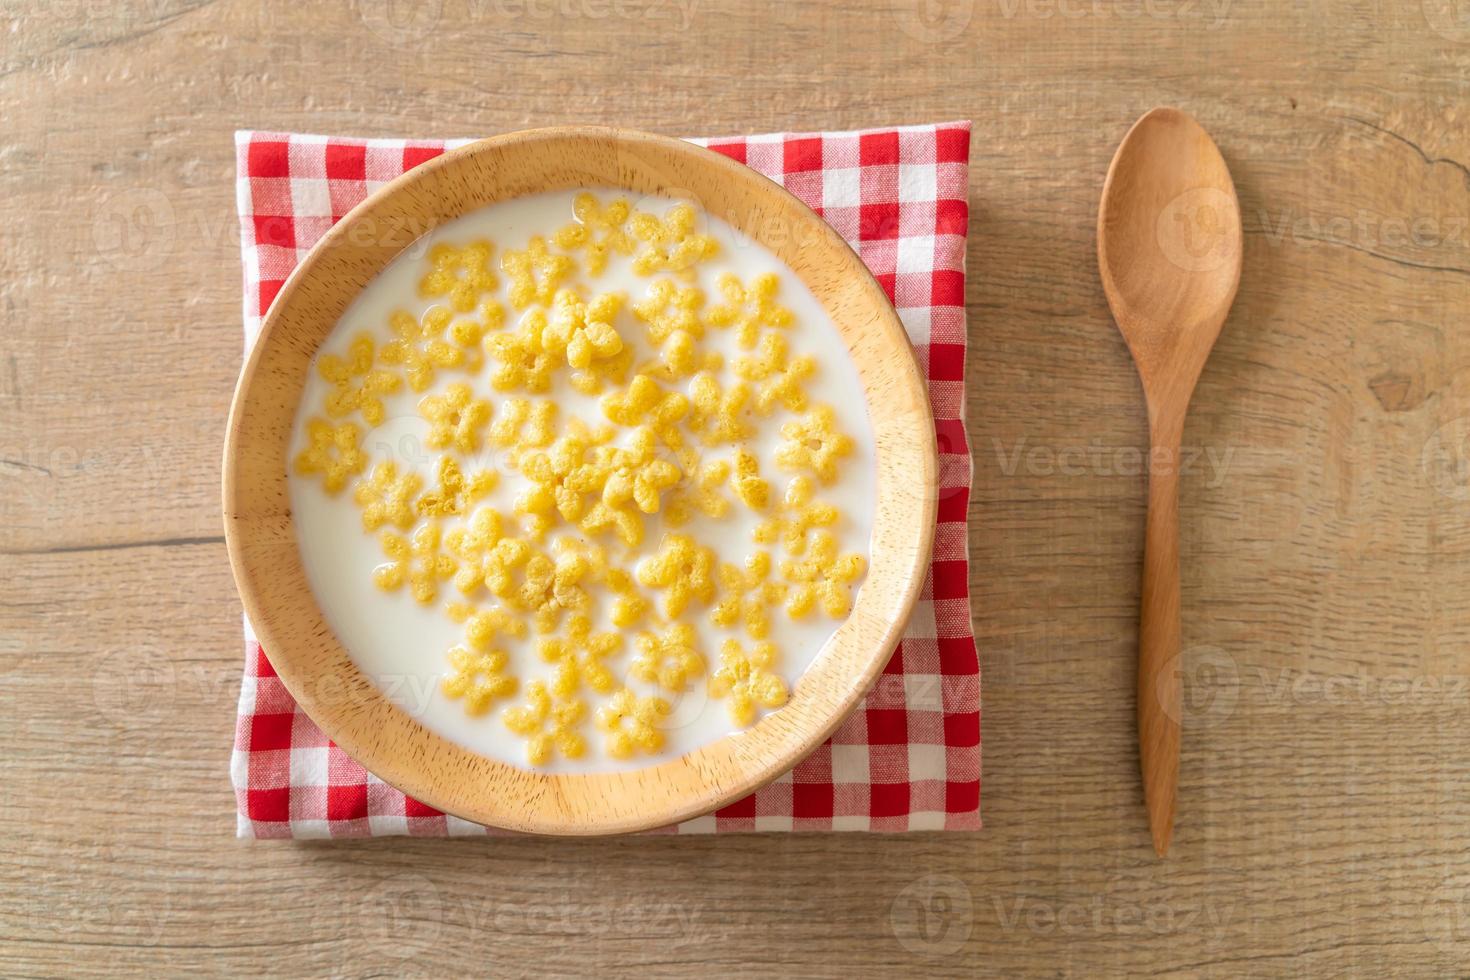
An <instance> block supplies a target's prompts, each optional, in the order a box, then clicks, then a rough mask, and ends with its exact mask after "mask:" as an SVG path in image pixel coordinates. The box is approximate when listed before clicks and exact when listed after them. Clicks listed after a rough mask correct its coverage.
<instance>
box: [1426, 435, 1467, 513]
mask: <svg viewBox="0 0 1470 980" xmlns="http://www.w3.org/2000/svg"><path fill="white" fill-rule="evenodd" d="M1419 466H1420V468H1421V469H1422V470H1423V472H1424V479H1425V480H1427V481H1429V485H1430V486H1431V487H1433V488H1434V489H1435V490H1436V491H1438V492H1439V493H1440V494H1441V495H1443V496H1445V497H1448V498H1449V499H1451V500H1470V416H1462V417H1460V418H1457V419H1451V420H1450V421H1448V422H1446V423H1445V424H1444V425H1441V426H1440V427H1439V428H1437V429H1435V430H1434V432H1433V433H1431V434H1430V436H1429V438H1428V439H1426V440H1425V442H1424V449H1423V450H1422V451H1421V452H1420V453H1419Z"/></svg>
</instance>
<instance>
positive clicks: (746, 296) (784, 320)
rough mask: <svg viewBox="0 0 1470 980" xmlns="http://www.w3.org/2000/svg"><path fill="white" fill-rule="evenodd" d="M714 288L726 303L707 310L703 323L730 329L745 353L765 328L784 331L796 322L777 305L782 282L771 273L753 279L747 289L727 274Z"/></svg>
mask: <svg viewBox="0 0 1470 980" xmlns="http://www.w3.org/2000/svg"><path fill="white" fill-rule="evenodd" d="M717 285H718V286H719V289H720V294H721V295H722V296H724V298H725V301H724V302H723V303H720V304H719V305H717V306H713V307H710V309H709V310H708V311H706V313H705V321H706V322H707V323H708V324H709V325H710V326H712V327H720V328H722V329H728V328H731V327H733V328H734V329H735V337H736V340H737V342H738V343H739V344H740V346H741V347H743V348H745V349H746V350H750V349H751V348H753V347H754V346H755V344H756V340H757V339H758V338H759V337H760V333H761V331H762V330H763V329H764V328H766V327H775V328H777V329H780V330H784V329H786V328H788V327H790V326H791V325H792V324H793V323H795V322H796V318H795V317H794V316H792V315H791V311H790V310H788V309H787V308H786V307H784V306H782V305H780V304H779V303H777V302H776V292H777V290H779V289H780V287H781V282H780V280H779V279H778V278H777V277H776V276H775V275H774V274H773V273H766V274H764V275H760V276H756V277H755V278H754V279H753V280H751V282H750V285H748V286H747V285H745V284H744V283H742V282H741V281H740V279H739V277H737V276H735V275H733V274H731V273H728V272H726V273H724V274H723V275H721V276H720V278H719V280H718V281H717Z"/></svg>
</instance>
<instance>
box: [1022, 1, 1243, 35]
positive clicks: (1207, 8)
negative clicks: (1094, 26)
mask: <svg viewBox="0 0 1470 980" xmlns="http://www.w3.org/2000/svg"><path fill="white" fill-rule="evenodd" d="M1233 2H1234V0H996V3H997V4H998V5H999V7H1000V14H1001V16H1002V17H1004V18H1006V19H1007V20H1012V19H1014V18H1017V17H1029V18H1031V19H1032V20H1050V19H1052V18H1059V19H1061V20H1082V19H1083V18H1092V19H1095V20H1107V19H1116V20H1142V19H1144V18H1147V19H1149V20H1172V21H1183V22H1192V23H1197V24H1200V25H1202V26H1204V27H1208V28H1211V29H1214V28H1218V27H1220V26H1222V25H1223V24H1224V23H1225V20H1226V18H1227V17H1229V15H1230V5H1231V3H1233Z"/></svg>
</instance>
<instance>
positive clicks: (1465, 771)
mask: <svg viewBox="0 0 1470 980" xmlns="http://www.w3.org/2000/svg"><path fill="white" fill-rule="evenodd" d="M0 37H3V38H4V40H3V42H0V119H3V121H4V122H3V126H0V243H3V247H0V331H3V332H0V337H3V340H0V355H3V356H0V534H3V540H0V582H3V583H4V586H5V588H4V596H3V598H0V655H3V661H0V703H3V705H4V715H3V724H0V785H3V791H0V792H3V806H0V836H3V839H4V841H5V846H4V847H3V848H0V863H3V866H4V882H5V887H3V888H0V962H3V963H4V966H3V967H0V969H3V971H4V972H5V973H7V974H16V975H25V974H35V975H40V974H56V973H62V972H67V973H74V972H77V973H80V972H85V973H100V972H108V973H113V972H126V973H133V974H145V973H146V974H150V975H151V974H156V973H159V972H163V973H168V974H181V973H195V972H200V971H208V972H226V971H228V972H231V973H235V972H244V971H252V972H261V973H266V974H274V975H299V974H308V973H312V974H315V973H334V974H348V975H369V974H383V973H394V974H397V973H409V974H428V975H448V974H450V973H453V972H459V971H462V970H465V969H471V970H473V971H475V972H485V973H494V974H507V973H508V974H516V973H531V972H538V973H540V972H548V973H554V974H573V973H581V972H590V971H592V970H594V969H595V970H598V971H599V972H606V973H612V974H621V973H637V974H640V975H674V974H683V973H686V972H690V971H692V970H694V969H700V970H706V971H726V970H734V969H737V968H739V967H741V966H743V965H746V964H754V965H758V966H760V967H762V968H764V969H765V970H768V971H778V972H781V973H788V972H791V973H803V974H811V975H820V976H843V977H846V976H852V975H857V974H863V975H867V974H874V975H887V974H891V973H893V972H894V971H898V970H903V971H916V972H932V973H938V974H944V975H973V974H990V973H1002V972H1003V973H1006V974H1028V975H1038V976H1040V975H1055V974H1059V973H1062V974H1080V975H1097V974H1107V973H1115V972H1118V973H1121V972H1128V973H1143V972H1148V973H1166V974H1167V973H1177V974H1184V975H1193V974H1219V975H1227V976H1236V975H1253V974H1262V975H1266V974H1273V975H1274V974H1309V975H1319V974H1364V975H1375V976H1376V975H1381V974H1384V973H1389V972H1392V973H1405V974H1445V973H1449V972H1451V971H1454V970H1457V969H1458V970H1463V969H1464V968H1465V967H1466V966H1467V964H1470V858H1467V855H1466V852H1467V848H1470V795H1467V786H1470V713H1467V708H1470V341H1467V335H1466V330H1467V328H1470V324H1467V314H1470V167H1467V164H1470V136H1467V127H1466V124H1467V113H1466V111H1465V107H1466V103H1467V96H1470V85H1467V77H1470V74H1467V73H1470V8H1467V5H1466V4H1465V2H1463V0H1460V2H1459V3H1458V5H1457V3H1456V0H1423V2H1422V4H1421V3H1420V2H1419V0H1404V2H1398V3H1394V2H1386V0H1344V2H1337V3H1328V2H1325V0H1301V2H1297V3H1293V4H1282V3H1274V2H1264V0H1253V2H1247V0H892V2H883V0H880V2H876V3H873V4H869V3H866V2H847V3H837V2H834V3H828V4H809V5H798V4H789V3H781V2H760V3H736V2H732V3H730V4H728V5H726V4H722V3H718V2H716V0H442V2H438V0H430V2H427V3H425V4H422V5H419V6H417V7H415V6H413V5H411V4H410V3H409V2H407V0H399V2H389V0H358V2H356V3H352V4H347V3H290V4H286V3H280V4H272V5H262V4H259V3H257V2H255V0H214V2H210V0H202V2H201V0H136V2H134V3H131V4H127V5H122V4H118V5H114V4H108V3H102V2H99V0H51V2H46V3H41V2H34V3H14V2H8V3H5V4H4V5H3V6H0ZM1161 103H1172V104H1175V105H1178V106H1181V107H1183V108H1185V109H1187V110H1188V111H1190V112H1191V113H1193V114H1194V115H1195V116H1196V117H1197V118H1198V119H1200V121H1201V122H1203V123H1204V125H1205V126H1206V127H1207V128H1208V129H1209V130H1210V131H1211V132H1212V133H1213V134H1214V136H1215V138H1216V140H1217V142H1218V143H1219V144H1220V146H1221V147H1222V149H1223V151H1224V153H1225V156H1226V158H1227V160H1228V161H1229V164H1230V166H1231V169H1232V171H1233V173H1234V175H1235V179H1236V181H1237V184H1238V187H1239V192H1240V199H1241V205H1242V210H1243V214H1244V221H1245V227H1246V255H1245V272H1244V281H1243V285H1242V287H1241V291H1240V297H1239V299H1238V301H1237V302H1236V305H1235V309H1234V312H1233V314H1232V315H1231V317H1230V319H1229V321H1228V322H1227V323H1226V325H1225V328H1224V332H1223V335H1222V337H1221V341H1220V345H1219V347H1218V348H1217V349H1216V351H1215V354H1214V356H1213V358H1212V359H1211V361H1210V363H1209V366H1208V367H1207V368H1206V370H1205V373H1204V377H1203V379H1202V381H1201V383H1200V387H1199V389H1198V391H1197V393H1196V396H1195V400H1194V405H1193V412H1192V414H1191V416H1190V419H1189V423H1188V426H1187V429H1186V433H1185V442H1186V444H1188V446H1189V447H1190V450H1189V451H1188V452H1187V453H1186V457H1187V458H1186V462H1187V464H1188V469H1187V471H1186V472H1185V474H1184V478H1183V489H1182V510H1183V513H1184V529H1183V543H1182V553H1183V568H1184V573H1183V574H1184V590H1183V601H1184V610H1185V611H1184V637H1185V647H1186V653H1185V658H1184V668H1183V669H1184V674H1185V681H1186V687H1187V692H1188V705H1187V710H1186V715H1187V717H1186V720H1185V744H1184V759H1183V779H1182V788H1181V795H1180V802H1179V822H1178V830H1177V833H1176V836H1175V843H1174V849H1173V853H1172V854H1171V856H1170V857H1169V858H1168V860H1166V861H1160V860H1157V859H1156V858H1155V857H1154V855H1153V852H1152V850H1151V848H1150V846H1149V837H1148V831H1147V827H1146V823H1145V818H1144V811H1143V807H1142V802H1141V794H1140V787H1139V778H1138V773H1137V757H1136V748H1135V741H1134V723H1133V690H1132V685H1133V658H1134V651H1135V644H1136V640H1137V633H1136V610H1137V605H1138V581H1137V580H1138V571H1139V563H1140V555H1141V539H1142V530H1143V499H1144V476H1143V475H1142V474H1141V472H1140V453H1139V447H1140V446H1142V445H1143V442H1144V438H1145V424H1144V416H1143V412H1142V408H1141V405H1140V391H1139V386H1138V382H1137V381H1136V379H1135V375H1134V372H1133V368H1132V366H1131V364H1130V362H1129V359H1128V355H1127V352H1126V350H1125V348H1124V346H1123V344H1122V342H1121V340H1120V339H1119V337H1118V335H1117V331H1116V330H1115V329H1114V327H1113V325H1112V322H1111V320H1110V319H1109V316H1108V312H1107V308H1106V306H1105V304H1104V301H1103V297H1102V292H1101V289H1100V287H1099V284H1098V280H1097V275H1096V267H1095V260H1094V256H1093V228H1094V220H1095V213H1096V212H1095V209H1096V205H1097V199H1098V192H1099V189H1100V187H1101V183H1102V177H1103V174H1104V171H1105V169H1106V167H1107V163H1108V160H1109V159H1110V157H1111V154H1112V152H1113V149H1114V147H1115V146H1116V145H1117V143H1118V140H1119V139H1120V138H1121V137H1122V135H1123V133H1124V131H1125V130H1126V128H1127V126H1128V124H1129V123H1130V122H1131V121H1132V120H1133V119H1134V118H1135V117H1137V116H1138V115H1139V114H1140V113H1141V112H1143V111H1144V110H1146V109H1147V108H1149V107H1151V106H1154V105H1156V104H1161ZM951 118H971V119H973V120H974V123H975V135H974V143H973V170H972V174H973V176H972V191H971V206H972V213H973V220H972V233H973V242H972V245H971V249H970V255H969V262H970V270H971V275H970V280H969V293H968V302H969V317H970V343H971V360H970V378H971V399H970V413H969V421H970V426H971V433H972V438H973V441H974V461H975V494H974V501H973V506H972V512H971V516H972V520H973V530H972V534H971V547H972V549H973V558H974V569H973V573H972V587H973V590H974V595H975V604H974V611H975V629H976V634H977V637H978V642H979V649H980V657H981V661H982V669H983V672H984V698H985V717H984V745H985V777H984V800H983V807H984V814H985V823H986V827H985V830H984V831H983V832H981V833H979V834H973V835H972V834H911V835H901V836H889V837H880V836H868V835H810V836H802V835H784V836H730V837H721V838H718V839H716V838H700V839H667V838H638V839H624V840H604V841H581V842H574V843H563V842H558V841H547V840H530V839H523V840H475V841H466V840H451V841H446V840H402V839H388V840H373V841H360V842H347V843H332V844H291V843H282V842H273V843H272V842H260V843H253V842H240V841H237V840H235V839H234V837H233V833H234V800H233V796H232V794H231V791H230V787H229V780H228V772H227V764H228V759H229V750H230V741H231V736H232V731H233V726H234V702H235V698H236V695H237V692H238V678H239V670H240V661H241V649H240V638H239V632H240V607H239V603H238V601H237V599H236V597H235V592H234V589H233V587H232V584H231V581H230V575H229V571H228V568H227V565H226V561H225V552H224V545H223V543H222V539H221V536H220V535H221V527H220V515H219V489H218V487H219V454H220V441H221V435H222V431H223V424H224V416H225V411H226V407H227V404H228V402H229V398H230V393H231V389H232V386H233V383H234V378H235V374H236V371H237V369H238V358H239V347H240V341H239V333H240V324H239V320H240V297H239V291H240V273H239V252H238V237H237V229H236V225H235V218H234V188H233V181H232V176H233V165H234V164H233V149H232V144H231V131H232V130H233V129H235V128H237V127H258V128H280V129H295V130H305V131H316V132H339V133H351V134H362V135H430V136H468V135H480V134H491V133H496V132H501V131H506V130H512V129H517V128H522V127H526V126H532V125H538V124H546V123H557V122H579V123H617V124H621V125H627V126H633V127H640V128H645V129H650V130H654V131H658V132H665V133H672V134H699V133H706V134H716V133H734V132H761V131H767V130H772V129H781V128H791V129H797V128H810V129H819V128H846V127H859V126H864V125H884V124H893V123H905V122H925V121H936V120H943V119H951Z"/></svg>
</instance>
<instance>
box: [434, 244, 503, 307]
mask: <svg viewBox="0 0 1470 980" xmlns="http://www.w3.org/2000/svg"><path fill="white" fill-rule="evenodd" d="M494 251H495V246H494V245H492V244H490V243H489V242H487V241H475V242H470V243H469V244H468V245H466V246H464V247H463V248H456V247H455V246H453V245H450V244H449V243H448V242H440V243H439V244H438V245H435V246H434V247H433V248H431V249H429V271H428V273H426V274H425V275H424V277H423V278H422V279H420V280H419V295H420V296H422V297H423V298H424V299H438V298H440V297H443V298H444V299H445V300H446V301H447V302H448V303H449V306H450V308H451V309H453V310H454V311H455V312H457V313H468V312H469V311H470V310H473V309H474V308H475V304H476V303H477V302H479V299H480V297H481V296H483V295H484V294H486V293H489V292H492V291H493V290H495V289H496V288H497V287H498V286H499V285H500V280H499V278H497V277H496V275H495V272H494V270H492V269H491V268H490V256H491V255H492V254H493V253H494Z"/></svg>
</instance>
